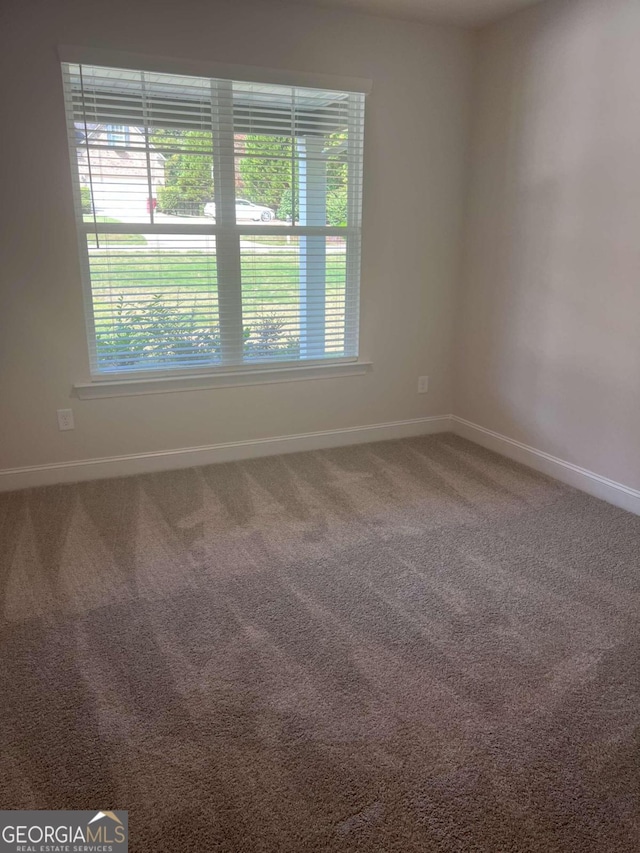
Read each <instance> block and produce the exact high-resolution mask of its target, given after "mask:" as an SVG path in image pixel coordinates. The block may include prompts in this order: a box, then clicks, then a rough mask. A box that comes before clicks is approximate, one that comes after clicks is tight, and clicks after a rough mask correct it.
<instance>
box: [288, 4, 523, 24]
mask: <svg viewBox="0 0 640 853" xmlns="http://www.w3.org/2000/svg"><path fill="white" fill-rule="evenodd" d="M296 2H298V3H308V4H316V5H321V6H342V7H346V8H351V9H358V10H360V11H361V12H369V13H371V14H376V15H387V16H389V17H394V18H405V19H408V20H414V21H443V22H447V23H450V24H460V25H463V26H473V27H478V26H482V25H483V24H488V23H490V22H491V21H496V20H498V18H501V17H503V16H504V15H508V14H509V13H510V12H515V11H516V10H517V9H522V8H523V7H524V6H531V5H533V3H538V2H540V0H296Z"/></svg>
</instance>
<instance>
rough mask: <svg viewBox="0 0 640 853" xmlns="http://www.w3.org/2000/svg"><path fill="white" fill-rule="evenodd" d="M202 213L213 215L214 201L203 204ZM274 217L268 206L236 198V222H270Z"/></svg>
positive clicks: (214, 210) (214, 212)
mask: <svg viewBox="0 0 640 853" xmlns="http://www.w3.org/2000/svg"><path fill="white" fill-rule="evenodd" d="M204 215H205V216H214V217H215V215H216V205H215V202H213V201H209V202H207V204H205V206H204ZM275 218H276V215H275V213H274V211H273V210H271V208H270V207H263V206H262V205H261V204H254V203H253V202H252V201H247V200H246V199H244V198H237V199H236V222H271V220H272V219H275Z"/></svg>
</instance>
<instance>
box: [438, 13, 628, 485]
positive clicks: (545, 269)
mask: <svg viewBox="0 0 640 853" xmlns="http://www.w3.org/2000/svg"><path fill="white" fill-rule="evenodd" d="M639 35H640V4H639V3H637V2H635V0H606V2H604V0H576V2H563V0H551V2H548V3H543V4H541V5H540V6H538V7H532V8H531V9H530V10H528V11H526V12H522V13H519V14H517V15H514V16H513V17H511V18H509V19H507V20H505V21H504V22H502V23H500V24H498V25H494V26H492V27H489V28H487V29H485V30H484V31H482V33H481V35H480V37H479V51H480V52H479V67H478V68H477V73H476V79H477V91H476V93H475V107H474V111H475V123H474V131H473V164H472V177H471V185H470V198H469V214H468V243H467V253H466V260H465V276H464V286H463V288H462V292H461V294H460V297H461V298H460V312H459V317H458V326H457V335H456V349H457V359H456V360H457V364H456V401H455V405H454V410H455V413H456V414H457V415H460V416H461V417H464V418H467V419H469V420H471V421H474V422H476V423H478V424H481V425H482V426H485V427H487V428H489V429H493V430H496V431H498V432H500V433H503V434H506V435H507V436H510V437H512V438H514V439H516V440H519V441H523V442H525V443H527V444H530V445H533V446H534V447H536V448H538V449H540V450H543V451H546V452H548V453H551V454H553V455H556V456H559V457H561V458H562V459H565V460H568V461H570V462H573V463H574V464H577V465H581V466H583V467H586V468H588V469H591V470H593V471H595V472H597V473H599V474H601V475H604V476H608V477H610V478H612V479H614V480H618V481H621V482H623V483H625V484H626V485H629V486H632V487H635V488H640V109H639V108H638V86H639V81H640V49H639V48H638V43H639Z"/></svg>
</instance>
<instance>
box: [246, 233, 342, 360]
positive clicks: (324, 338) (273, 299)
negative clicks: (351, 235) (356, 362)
mask: <svg viewBox="0 0 640 853" xmlns="http://www.w3.org/2000/svg"><path fill="white" fill-rule="evenodd" d="M241 253H242V319H243V329H244V357H245V361H256V362H257V361H286V360H291V359H298V358H301V359H318V358H326V357H334V358H336V357H341V356H348V355H352V354H353V352H352V351H351V349H350V347H349V344H348V342H347V340H346V335H345V333H346V304H347V275H346V274H347V264H346V243H345V240H344V239H342V238H340V237H292V236H285V235H283V236H281V237H278V236H272V235H269V236H266V235H261V234H260V233H259V232H257V233H256V234H255V235H251V236H247V237H243V238H242V242H241Z"/></svg>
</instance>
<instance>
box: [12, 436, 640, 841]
mask: <svg viewBox="0 0 640 853" xmlns="http://www.w3.org/2000/svg"><path fill="white" fill-rule="evenodd" d="M0 523H1V524H2V553H1V559H2V563H1V570H0V592H1V593H2V595H3V606H2V610H1V613H2V616H3V622H2V629H1V639H2V651H1V657H0V685H1V686H2V695H1V698H0V707H1V711H2V728H1V734H0V807H2V808H27V807H32V808H40V809H56V808H83V809H98V808H100V809H105V808H109V809H111V808H115V809H128V810H129V827H130V835H131V843H130V850H133V851H140V852H141V853H143V851H144V853H155V851H167V853H186V851H197V853H209V851H225V853H227V851H228V853H236V851H247V853H249V851H251V853H252V852H253V851H264V853H276V851H278V853H280V851H282V853H297V851H370V852H371V853H374V852H375V853H390V851H402V853H410V851H443V853H444V851H461V853H462V851H464V853H472V851H482V853H508V852H509V851H518V853H525V851H554V853H555V851H557V853H590V851H593V853H624V851H629V853H631V851H633V853H637V851H638V850H639V849H640V833H639V827H638V819H639V807H640V763H639V762H640V753H639V751H638V745H639V738H638V732H639V731H640V660H639V654H638V649H639V637H640V635H639V632H638V627H639V622H640V566H639V550H640V549H639V546H640V518H637V517H634V516H632V515H629V514H626V513H624V512H622V511H619V510H617V509H614V508H613V507H611V506H608V505H606V504H604V503H600V502H598V501H596V500H594V499H592V498H589V497H587V496H585V495H583V494H580V493H578V492H575V491H573V490H571V489H568V488H566V487H564V486H561V485H559V484H558V483H555V482H552V481H550V480H547V479H545V478H544V477H542V476H540V475H538V474H535V473H533V472H532V471H529V470H527V469H525V468H521V467H519V466H517V465H514V464H512V463H510V462H508V461H506V460H504V459H501V458H500V457H497V456H494V455H493V454H490V453H489V452H487V451H484V450H481V449H479V448H477V447H475V446H474V445H472V444H469V443H467V442H465V441H463V440H461V439H459V438H456V437H454V436H451V435H443V436H434V437H428V438H419V439H409V440H403V441H397V442H387V443H379V444H373V445H367V446H361V447H354V448H345V449H340V450H329V451H321V452H316V453H305V454H299V455H292V456H282V457H276V458H271V459H261V460H255V461H250V462H244V463H237V464H229V465H221V466H211V467H207V468H199V469H191V470H186V471H178V472H172V473H166V474H155V475H148V476H140V477H134V478H129V479H122V480H111V481H102V482H95V483H86V484H78V485H72V486H59V487H51V488H45V489H35V490H31V491H27V492H16V493H13V494H9V495H6V494H5V495H2V496H0Z"/></svg>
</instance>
